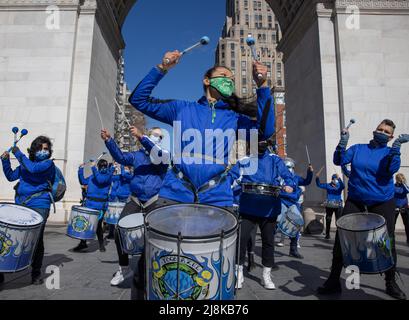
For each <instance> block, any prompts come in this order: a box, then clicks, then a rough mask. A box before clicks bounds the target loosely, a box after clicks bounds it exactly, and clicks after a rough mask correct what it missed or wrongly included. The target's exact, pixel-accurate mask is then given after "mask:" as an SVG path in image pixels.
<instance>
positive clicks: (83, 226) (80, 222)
mask: <svg viewBox="0 0 409 320" xmlns="http://www.w3.org/2000/svg"><path fill="white" fill-rule="evenodd" d="M71 225H72V228H73V229H74V231H76V232H84V231H86V230H88V228H89V221H88V220H87V219H86V218H85V217H83V216H76V217H74V218H73V219H72V223H71Z"/></svg>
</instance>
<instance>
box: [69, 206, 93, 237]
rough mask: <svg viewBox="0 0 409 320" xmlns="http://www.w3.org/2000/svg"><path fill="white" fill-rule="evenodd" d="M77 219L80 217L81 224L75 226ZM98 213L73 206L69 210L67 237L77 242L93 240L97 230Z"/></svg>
mask: <svg viewBox="0 0 409 320" xmlns="http://www.w3.org/2000/svg"><path fill="white" fill-rule="evenodd" d="M77 217H81V220H82V224H86V226H79V225H76V219H77ZM98 217H99V211H98V210H93V209H89V208H86V209H85V208H84V207H79V206H74V207H72V208H71V215H70V221H69V223H68V226H67V236H69V237H71V238H74V239H79V240H94V239H95V236H96V232H97V228H98Z"/></svg>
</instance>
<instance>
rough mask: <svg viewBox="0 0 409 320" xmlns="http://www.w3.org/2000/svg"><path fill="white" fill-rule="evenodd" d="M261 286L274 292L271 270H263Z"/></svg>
mask: <svg viewBox="0 0 409 320" xmlns="http://www.w3.org/2000/svg"><path fill="white" fill-rule="evenodd" d="M261 284H262V285H263V286H264V288H266V289H268V290H274V289H275V288H276V286H275V284H274V282H273V280H271V268H266V267H264V268H263V279H262V280H261Z"/></svg>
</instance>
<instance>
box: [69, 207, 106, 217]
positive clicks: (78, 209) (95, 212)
mask: <svg viewBox="0 0 409 320" xmlns="http://www.w3.org/2000/svg"><path fill="white" fill-rule="evenodd" d="M71 211H76V212H81V213H86V214H93V215H99V211H98V210H95V209H91V208H87V207H81V206H73V207H72V208H71Z"/></svg>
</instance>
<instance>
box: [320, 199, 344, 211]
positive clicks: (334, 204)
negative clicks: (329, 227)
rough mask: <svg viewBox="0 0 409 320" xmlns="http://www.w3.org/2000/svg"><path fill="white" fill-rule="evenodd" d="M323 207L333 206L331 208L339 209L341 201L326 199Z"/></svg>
mask: <svg viewBox="0 0 409 320" xmlns="http://www.w3.org/2000/svg"><path fill="white" fill-rule="evenodd" d="M324 207H326V208H333V209H339V208H342V201H334V200H330V201H328V200H326V201H325V202H324Z"/></svg>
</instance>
